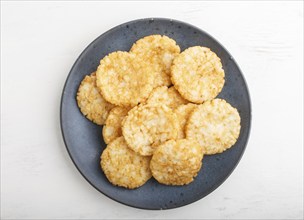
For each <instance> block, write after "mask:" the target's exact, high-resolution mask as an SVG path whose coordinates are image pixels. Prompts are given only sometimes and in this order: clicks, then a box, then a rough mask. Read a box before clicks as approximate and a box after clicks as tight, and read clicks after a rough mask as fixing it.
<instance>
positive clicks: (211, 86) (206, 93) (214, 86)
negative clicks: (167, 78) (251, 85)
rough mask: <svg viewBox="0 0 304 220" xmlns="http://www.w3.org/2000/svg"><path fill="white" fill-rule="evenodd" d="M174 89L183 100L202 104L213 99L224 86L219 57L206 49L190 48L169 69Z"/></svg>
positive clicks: (223, 75) (223, 74)
mask: <svg viewBox="0 0 304 220" xmlns="http://www.w3.org/2000/svg"><path fill="white" fill-rule="evenodd" d="M171 75H172V77H171V80H172V83H173V84H174V87H175V88H176V89H177V90H178V91H179V93H180V94H181V96H183V97H184V98H185V99H187V100H189V101H191V102H195V103H202V102H204V101H206V100H211V99H213V98H215V97H216V96H217V95H218V94H219V93H220V92H221V90H222V88H223V86H224V82H225V80H224V77H225V73H224V70H223V69H222V63H221V60H220V58H219V57H217V55H216V54H215V53H214V52H212V51H211V50H210V49H209V48H206V47H200V46H195V47H190V48H188V49H186V50H185V51H183V52H182V53H181V54H179V55H178V56H177V57H176V58H175V59H174V61H173V64H172V67H171Z"/></svg>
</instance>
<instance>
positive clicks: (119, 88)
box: [96, 51, 155, 106]
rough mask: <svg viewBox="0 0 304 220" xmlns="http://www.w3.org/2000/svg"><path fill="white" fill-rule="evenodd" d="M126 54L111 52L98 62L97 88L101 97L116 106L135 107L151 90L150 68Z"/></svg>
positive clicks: (152, 75) (151, 72) (152, 73)
mask: <svg viewBox="0 0 304 220" xmlns="http://www.w3.org/2000/svg"><path fill="white" fill-rule="evenodd" d="M135 58H136V56H135V55H134V54H130V53H127V52H121V51H118V52H113V53H111V54H109V55H108V56H106V57H104V58H103V59H102V60H101V61H100V65H99V66H98V69H97V73H96V76H97V80H96V82H97V86H98V87H99V88H100V90H101V93H102V95H103V97H104V98H105V99H106V100H107V101H108V102H110V103H112V104H115V105H118V106H135V105H137V104H138V103H139V102H142V101H144V100H146V99H147V98H148V96H149V94H150V92H151V91H152V89H153V83H154V79H155V74H154V72H153V71H152V69H151V68H152V67H151V66H150V65H149V64H148V63H147V62H144V61H142V60H140V59H138V58H136V59H135Z"/></svg>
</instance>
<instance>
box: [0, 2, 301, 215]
mask: <svg viewBox="0 0 304 220" xmlns="http://www.w3.org/2000/svg"><path fill="white" fill-rule="evenodd" d="M144 17H168V18H173V19H178V20H182V21H185V22H188V23H191V24H193V25H195V26H198V27H199V28H201V29H203V30H205V31H207V32H208V33H210V34H211V35H212V36H214V37H215V38H216V39H217V40H219V41H220V42H221V43H222V44H223V45H224V46H225V47H226V48H227V49H228V50H229V51H230V52H231V54H232V55H233V56H234V58H235V60H237V62H238V64H239V65H240V67H241V69H242V71H243V72H244V76H245V78H246V80H247V83H248V86H249V89H250V94H251V99H252V108H253V112H252V116H253V117H252V129H251V136H250V140H249V143H248V146H247V150H246V152H245V154H244V156H243V158H242V160H241V162H240V164H239V166H238V167H237V168H236V170H235V171H234V172H233V174H232V175H231V176H230V177H229V178H228V180H227V181H226V182H225V183H224V184H223V185H221V186H220V187H219V188H218V189H217V190H216V191H214V192H213V193H212V194H210V195H208V196H207V197H205V198H204V199H201V200H200V201H198V202H195V203H193V204H191V205H188V206H185V207H182V208H178V209H173V210H167V211H145V210H138V209H134V208H131V207H127V206H124V205H121V204H119V203H117V202H115V201H112V200H111V199H109V198H107V197H105V196H104V195H102V194H101V193H99V192H98V191H96V190H95V189H94V188H93V187H91V186H90V185H89V184H88V183H87V182H86V180H85V179H84V178H82V176H81V175H80V174H79V173H78V171H77V170H76V168H75V167H74V165H73V163H72V161H71V160H70V158H69V156H68V154H67V152H66V149H65V147H64V143H63V140H62V136H61V131H60V125H59V104H60V97H61V92H62V89H63V85H64V82H65V79H66V77H67V74H68V73H69V70H70V68H71V66H72V65H73V63H74V61H75V60H76V58H77V57H78V55H79V54H80V53H81V51H82V50H83V49H84V48H85V47H86V46H87V45H88V44H89V43H90V42H91V41H92V40H94V39H95V38H96V37H97V36H99V35H100V34H102V33H103V32H105V31H107V30H108V29H110V28H112V27H114V26H116V25H118V24H121V23H124V22H126V21H130V20H133V19H138V18H144ZM302 39H303V2H299V1H298V2H282V1H280V2H261V1H259V2H240V1H237V2H220V1H216V2H210V1H208V2H148V3H141V2H113V3H111V2H108V3H107V2H59V1H57V2H28V3H26V2H1V218H3V219H25V218H27V219H35V218H39V219H53V218H60V219H66V218H74V219H75V218H86V219H92V218H96V219H98V218H116V219H117V218H171V219H177V218H183V219H186V218H208V219H209V218H229V219H237V218H241V219H244V218H245V219H247V218H264V219H265V218H266V219H272V218H273V219H277V218H284V219H289V218H290V219H292V218H303V186H302V184H303V40H302Z"/></svg>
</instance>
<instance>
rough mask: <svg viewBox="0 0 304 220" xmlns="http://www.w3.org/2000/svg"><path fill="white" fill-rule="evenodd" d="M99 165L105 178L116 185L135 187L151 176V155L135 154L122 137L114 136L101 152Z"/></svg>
mask: <svg viewBox="0 0 304 220" xmlns="http://www.w3.org/2000/svg"><path fill="white" fill-rule="evenodd" d="M100 159H101V161H100V165H101V168H102V170H103V172H104V173H105V175H106V177H107V179H108V180H109V181H110V182H111V183H112V184H113V185H117V186H122V187H125V188H129V189H135V188H138V187H140V186H142V185H144V184H145V183H146V182H147V181H148V180H149V179H150V178H151V176H152V175H151V171H150V167H149V165H150V160H151V157H144V156H141V155H139V154H136V153H135V152H134V151H132V150H131V149H129V148H128V146H127V144H126V142H125V140H124V138H123V137H119V138H116V139H115V140H114V141H112V142H111V143H110V144H109V145H108V146H107V147H106V149H105V150H104V151H103V152H102V155H101V157H100Z"/></svg>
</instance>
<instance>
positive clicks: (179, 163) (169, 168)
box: [150, 139, 203, 185]
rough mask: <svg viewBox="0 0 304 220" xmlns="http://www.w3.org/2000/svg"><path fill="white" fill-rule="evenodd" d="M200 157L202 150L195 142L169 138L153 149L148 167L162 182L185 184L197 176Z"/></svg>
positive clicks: (200, 162) (200, 164)
mask: <svg viewBox="0 0 304 220" xmlns="http://www.w3.org/2000/svg"><path fill="white" fill-rule="evenodd" d="M202 159H203V151H202V149H201V147H200V145H199V144H198V143H197V142H195V141H193V140H187V139H180V140H169V141H167V142H165V143H163V144H161V145H160V146H159V147H158V148H157V149H156V150H155V152H154V154H153V156H152V159H151V162H150V168H151V172H152V175H153V177H154V178H155V179H156V180H157V181H158V182H160V183H162V184H166V185H185V184H189V183H191V182H192V181H193V180H194V177H196V176H197V173H198V172H199V170H200V169H201V166H202Z"/></svg>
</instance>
